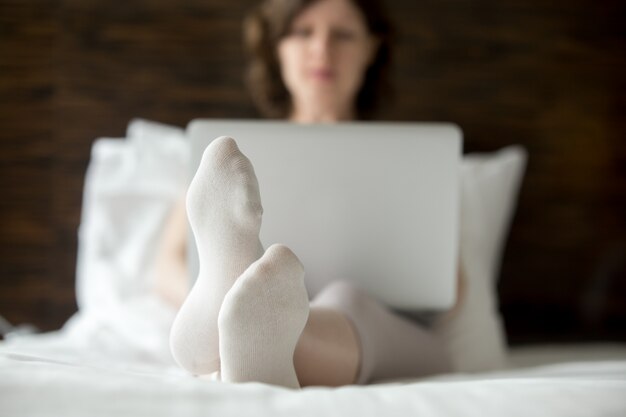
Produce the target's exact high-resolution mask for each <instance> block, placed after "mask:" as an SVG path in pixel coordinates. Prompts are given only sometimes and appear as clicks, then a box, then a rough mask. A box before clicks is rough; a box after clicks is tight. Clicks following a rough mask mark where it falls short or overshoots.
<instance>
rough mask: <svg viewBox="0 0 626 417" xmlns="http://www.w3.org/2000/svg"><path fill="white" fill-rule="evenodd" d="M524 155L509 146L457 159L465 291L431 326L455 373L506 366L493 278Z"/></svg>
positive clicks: (521, 170) (515, 194)
mask: <svg viewBox="0 0 626 417" xmlns="http://www.w3.org/2000/svg"><path fill="white" fill-rule="evenodd" d="M526 160H527V153H526V151H525V150H524V148H522V147H520V146H509V147H506V148H504V149H501V150H499V151H497V152H493V153H482V154H468V155H466V156H465V157H464V158H463V161H462V164H461V213H460V216H461V218H460V224H461V233H460V264H461V269H462V271H463V273H464V277H465V283H464V285H463V287H464V294H463V295H462V298H461V302H460V304H459V305H458V310H457V311H456V312H455V313H454V314H451V315H449V316H448V317H446V318H444V319H443V320H442V321H441V322H440V323H438V324H436V325H435V331H436V332H437V333H438V334H439V335H440V336H441V337H442V338H443V340H444V343H445V345H446V348H447V349H448V351H449V353H450V355H451V358H452V361H453V364H454V367H455V369H454V370H455V371H457V372H481V371H487V370H492V369H498V368H502V367H504V366H505V365H506V358H507V344H506V336H505V333H504V329H503V324H502V319H501V317H500V314H499V311H498V301H497V294H496V283H497V277H498V274H499V269H500V257H501V254H502V250H503V247H504V243H505V241H506V237H507V234H508V229H509V225H510V221H511V218H512V216H513V213H514V211H515V206H516V202H517V195H518V191H519V187H520V185H521V181H522V178H523V174H524V170H525V167H526Z"/></svg>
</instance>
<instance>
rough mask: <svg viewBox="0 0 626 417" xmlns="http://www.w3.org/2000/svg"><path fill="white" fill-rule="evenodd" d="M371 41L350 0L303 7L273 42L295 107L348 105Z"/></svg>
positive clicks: (338, 107)
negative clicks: (275, 43) (279, 39)
mask: <svg viewBox="0 0 626 417" xmlns="http://www.w3.org/2000/svg"><path fill="white" fill-rule="evenodd" d="M376 47H377V41H376V40H375V38H374V37H373V36H372V35H371V34H370V33H369V31H368V28H367V26H366V23H365V20H364V18H363V16H362V14H361V12H360V10H359V9H358V8H357V7H356V6H355V5H353V4H352V2H351V1H350V0H319V1H317V2H315V3H313V4H312V5H311V6H309V7H308V8H306V9H305V10H303V11H302V12H301V13H300V14H299V15H297V16H296V17H295V19H294V20H293V22H292V24H291V27H290V30H289V32H288V34H287V35H286V36H285V37H284V38H283V39H282V40H281V41H280V43H279V44H278V58H279V61H280V65H281V71H282V76H283V81H284V83H285V85H286V86H287V89H288V90H289V92H290V93H291V96H292V99H293V104H294V111H296V112H297V111H298V110H299V107H300V108H301V107H312V108H324V109H326V110H327V111H331V112H333V111H334V112H336V113H342V112H345V111H353V110H354V101H355V98H356V94H357V93H358V91H359V88H360V87H361V84H362V82H363V78H364V75H365V71H366V69H367V67H368V66H369V64H370V63H371V62H372V60H373V58H374V56H375V53H376Z"/></svg>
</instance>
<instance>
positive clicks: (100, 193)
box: [76, 119, 189, 314]
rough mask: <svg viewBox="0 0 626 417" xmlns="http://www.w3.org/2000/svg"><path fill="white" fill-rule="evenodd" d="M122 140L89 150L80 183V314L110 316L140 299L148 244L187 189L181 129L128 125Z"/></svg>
mask: <svg viewBox="0 0 626 417" xmlns="http://www.w3.org/2000/svg"><path fill="white" fill-rule="evenodd" d="M127 133H128V137H127V138H125V139H108V138H103V139H98V140H96V141H95V142H94V145H93V147H92V152H91V160H90V162H89V167H88V169H87V174H86V177H85V185H84V192H83V205H82V215H81V224H80V228H79V238H78V243H79V244H78V260H77V271H76V297H77V303H78V306H79V309H80V310H81V311H85V310H90V311H94V312H98V311H99V312H103V314H108V313H107V312H110V311H111V310H112V309H113V308H116V307H118V306H119V305H120V304H121V303H123V302H124V301H125V300H127V299H129V298H132V297H134V296H138V295H142V294H145V293H146V292H147V291H148V288H149V287H150V285H151V283H150V282H149V277H148V276H147V270H148V265H149V264H150V263H151V261H152V257H153V255H154V248H155V245H154V242H155V241H156V239H157V236H158V233H159V232H160V230H161V229H162V226H163V224H164V222H165V219H166V217H167V215H168V213H169V211H170V209H171V207H172V205H173V202H174V201H176V200H177V199H178V198H180V195H181V192H182V191H181V190H184V189H185V187H186V185H187V183H188V176H189V175H188V164H189V146H188V142H187V140H186V137H185V135H184V132H183V130H182V129H178V128H175V127H172V126H167V125H163V124H159V123H154V122H148V121H145V120H140V119H136V120H133V121H132V122H131V123H130V125H129V127H128V132H127Z"/></svg>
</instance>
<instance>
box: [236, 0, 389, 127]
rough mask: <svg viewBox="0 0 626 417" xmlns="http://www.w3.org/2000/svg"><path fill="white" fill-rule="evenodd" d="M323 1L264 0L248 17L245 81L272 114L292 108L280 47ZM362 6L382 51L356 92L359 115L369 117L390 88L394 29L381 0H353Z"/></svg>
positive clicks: (279, 114)
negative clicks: (295, 23)
mask: <svg viewBox="0 0 626 417" xmlns="http://www.w3.org/2000/svg"><path fill="white" fill-rule="evenodd" d="M316 1H319V0H265V1H263V2H262V3H261V4H260V5H259V6H258V7H257V8H256V9H254V10H253V11H252V13H250V15H249V16H248V17H247V18H246V19H245V21H244V43H245V47H246V50H247V52H248V55H249V64H248V68H247V72H246V83H247V85H248V88H249V90H250V93H251V95H252V99H253V101H254V103H255V104H256V106H257V108H258V109H259V110H260V112H261V113H262V114H263V115H264V116H266V117H270V118H286V117H288V116H289V113H290V112H291V110H292V101H291V95H290V94H289V91H288V90H287V87H286V86H285V84H284V82H283V79H282V76H281V70H280V62H279V60H278V53H277V46H278V43H279V42H280V40H281V39H282V38H283V37H285V36H286V35H287V34H288V32H289V28H290V26H291V22H292V21H293V19H294V18H295V17H296V16H297V15H298V14H299V13H300V12H301V11H302V10H304V9H305V8H307V7H308V6H310V5H311V4H313V3H315V2H316ZM351 1H352V3H353V4H354V5H355V6H357V7H358V8H359V10H360V11H361V13H362V14H363V17H364V18H365V22H366V25H367V27H368V29H369V31H370V33H371V34H372V35H374V36H376V37H377V38H378V40H379V47H378V52H377V55H376V57H375V59H374V60H373V62H372V64H371V65H370V66H369V68H368V69H367V71H366V73H365V77H364V81H363V85H362V86H361V89H360V90H359V92H358V94H357V97H356V113H357V117H358V118H359V119H370V118H372V117H373V116H374V114H375V112H376V110H377V109H378V108H379V106H380V102H381V99H382V98H383V97H384V96H386V95H388V93H390V92H391V86H390V83H389V80H388V72H389V67H390V63H391V45H392V38H393V29H392V25H391V22H390V20H389V19H388V17H387V14H386V13H385V12H384V10H383V8H382V5H381V3H380V1H378V0H351Z"/></svg>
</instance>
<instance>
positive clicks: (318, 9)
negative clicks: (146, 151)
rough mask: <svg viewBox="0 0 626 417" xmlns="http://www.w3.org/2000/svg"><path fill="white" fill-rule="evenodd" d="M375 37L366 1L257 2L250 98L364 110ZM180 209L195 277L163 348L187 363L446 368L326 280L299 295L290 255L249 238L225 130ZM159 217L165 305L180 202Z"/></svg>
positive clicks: (291, 378) (377, 66)
mask: <svg viewBox="0 0 626 417" xmlns="http://www.w3.org/2000/svg"><path fill="white" fill-rule="evenodd" d="M389 37H390V26H389V24H388V22H387V20H386V19H385V18H384V14H383V13H382V11H381V10H380V7H379V5H378V3H377V2H376V1H364V0H362V1H358V0H317V1H316V0H312V1H305V0H268V1H266V2H265V3H263V4H262V5H261V6H260V7H259V8H258V9H257V11H256V12H255V13H254V14H253V15H252V16H251V17H250V19H249V20H248V21H247V22H246V41H247V44H248V47H249V50H250V53H251V56H252V58H253V59H252V65H251V67H250V70H249V82H250V85H251V91H252V93H253V97H254V99H255V101H256V103H257V104H258V105H259V108H260V109H261V110H262V111H263V112H264V113H265V114H266V115H268V116H270V117H280V118H286V119H288V120H291V121H294V122H298V123H319V122H338V121H348V120H355V119H365V118H369V117H371V115H372V114H373V111H374V110H375V109H376V106H377V105H378V104H379V98H380V94H381V92H382V90H383V89H384V75H385V69H386V67H387V64H388V61H389ZM187 213H188V216H189V221H190V224H191V226H192V229H193V231H194V235H195V236H196V240H197V242H198V249H199V254H200V274H199V277H198V279H197V281H196V284H195V285H194V287H193V288H192V290H191V291H190V292H189V294H188V295H187V296H186V299H185V301H184V303H183V304H182V307H181V309H180V311H179V313H178V316H177V318H176V321H175V323H174V326H173V328H172V333H171V347H172V352H173V354H174V357H175V358H176V360H177V362H178V363H179V364H180V365H181V366H182V367H183V368H185V369H187V370H188V371H190V372H192V373H194V374H196V375H204V374H209V373H213V372H216V371H220V378H221V380H223V381H230V382H246V381H259V382H265V383H271V384H276V385H282V386H286V387H291V388H297V387H299V386H306V385H327V386H339V385H345V384H352V383H366V382H369V381H373V380H378V379H385V378H400V377H411V376H425V375H428V374H433V373H439V372H445V371H448V370H449V369H450V365H449V361H448V358H447V357H446V355H445V353H444V349H442V346H441V344H440V342H439V341H438V339H436V338H435V337H434V336H433V335H432V334H431V333H430V332H429V331H428V330H426V329H425V328H424V327H422V326H421V325H420V324H418V323H417V322H415V321H411V320H409V319H407V318H405V317H403V316H401V315H399V314H397V313H395V312H393V311H390V310H388V309H387V308H385V307H384V306H382V305H381V304H379V303H378V302H377V301H376V300H374V299H373V298H371V297H370V296H369V295H367V294H365V293H364V292H362V291H360V290H358V289H357V288H355V287H353V286H351V285H350V284H348V283H345V282H336V283H333V284H331V285H329V286H328V287H327V288H325V289H324V290H322V291H321V292H320V293H319V294H318V295H317V296H316V297H315V298H314V299H313V300H312V301H311V302H310V303H309V302H308V297H307V294H306V290H305V289H304V285H303V281H302V277H303V267H302V265H301V264H300V262H299V261H298V259H297V257H296V256H295V255H294V254H293V253H292V252H291V251H290V250H289V249H288V248H286V247H284V246H280V245H274V246H272V247H270V248H268V249H267V251H265V252H264V251H263V248H262V247H261V244H260V242H259V239H258V233H259V230H260V226H261V213H262V208H261V203H260V197H259V189H258V183H257V180H256V177H255V175H254V170H253V168H252V165H251V163H250V161H248V160H247V158H246V157H245V156H244V155H242V154H241V153H240V152H239V150H238V148H237V146H236V143H235V142H234V141H233V140H232V139H229V138H220V139H217V140H215V141H213V142H212V144H211V145H210V146H209V147H208V148H207V150H206V151H205V154H204V156H203V159H202V163H201V164H200V167H199V169H198V172H197V173H196V176H195V177H194V180H193V181H192V183H191V185H190V188H189V191H188V194H187ZM170 223H171V224H169V225H168V227H167V228H166V232H165V237H164V239H163V244H162V247H161V251H160V252H161V253H162V254H164V256H162V257H158V258H160V259H161V260H162V262H164V263H165V265H162V266H161V267H159V272H160V274H161V276H162V277H164V278H163V279H161V280H159V282H161V283H163V282H169V283H171V282H172V280H171V277H172V276H178V277H180V280H179V285H178V290H173V289H172V286H171V284H167V285H160V286H159V289H160V292H161V293H162V294H169V298H170V300H171V301H172V302H174V303H179V302H180V299H182V298H183V297H184V296H185V293H186V291H185V289H183V288H184V286H183V285H181V284H180V283H181V282H183V280H184V277H186V274H185V268H184V249H181V248H184V241H185V237H184V230H185V218H184V208H183V206H182V205H181V207H179V208H178V209H177V214H175V215H173V216H172V221H171V222H170ZM168 256H169V261H168V258H167V257H168ZM172 294H178V295H177V296H172Z"/></svg>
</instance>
